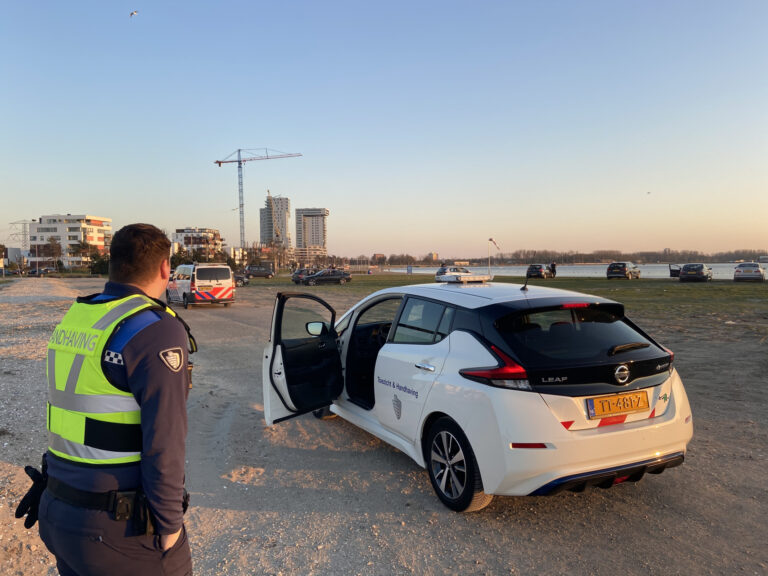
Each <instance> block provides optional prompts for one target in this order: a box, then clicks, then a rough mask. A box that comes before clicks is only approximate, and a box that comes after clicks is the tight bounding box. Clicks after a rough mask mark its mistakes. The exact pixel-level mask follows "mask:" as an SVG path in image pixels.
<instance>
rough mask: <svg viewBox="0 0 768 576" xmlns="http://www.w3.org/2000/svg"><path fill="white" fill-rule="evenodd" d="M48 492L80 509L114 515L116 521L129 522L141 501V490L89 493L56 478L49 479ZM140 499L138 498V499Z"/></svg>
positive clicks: (50, 477)
mask: <svg viewBox="0 0 768 576" xmlns="http://www.w3.org/2000/svg"><path fill="white" fill-rule="evenodd" d="M46 488H47V490H48V492H50V494H51V496H53V497H54V498H58V499H59V500H61V501H62V502H66V503H67V504H70V505H72V506H77V507H78V508H88V509H89V510H104V511H105V512H109V513H111V514H112V517H113V518H114V519H115V520H128V519H129V518H131V517H132V516H133V513H134V508H135V507H136V506H137V504H138V502H137V500H140V499H141V496H143V492H141V491H140V490H131V491H127V492H126V491H118V490H111V491H109V492H87V491H85V490H80V489H78V488H75V487H74V486H70V485H69V484H67V483H65V482H62V481H61V480H58V479H57V478H54V477H53V476H49V477H48V485H47V487H46ZM137 497H138V498H137Z"/></svg>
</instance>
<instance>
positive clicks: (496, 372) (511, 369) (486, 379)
mask: <svg viewBox="0 0 768 576" xmlns="http://www.w3.org/2000/svg"><path fill="white" fill-rule="evenodd" d="M491 350H493V353H494V354H496V356H498V357H499V359H500V360H501V364H500V365H499V366H496V367H493V368H465V369H463V370H459V374H461V375H462V376H464V378H467V379H469V380H474V381H475V382H481V383H483V384H490V385H491V386H498V387H500V388H509V389H511V390H533V388H532V387H531V384H530V382H528V374H527V373H526V371H525V368H523V367H522V366H520V364H518V363H517V362H515V361H514V360H512V358H510V357H509V356H507V355H506V354H504V352H502V351H501V350H499V349H498V348H497V347H496V346H493V345H492V346H491Z"/></svg>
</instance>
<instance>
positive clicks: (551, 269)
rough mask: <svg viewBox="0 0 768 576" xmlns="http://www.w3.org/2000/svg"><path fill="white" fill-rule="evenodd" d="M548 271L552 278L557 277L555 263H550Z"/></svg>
mask: <svg viewBox="0 0 768 576" xmlns="http://www.w3.org/2000/svg"><path fill="white" fill-rule="evenodd" d="M549 270H550V271H551V272H552V278H555V277H557V263H556V262H552V264H550V265H549Z"/></svg>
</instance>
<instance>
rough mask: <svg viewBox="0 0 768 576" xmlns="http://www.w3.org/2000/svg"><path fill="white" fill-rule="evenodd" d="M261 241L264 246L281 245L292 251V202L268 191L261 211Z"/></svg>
mask: <svg viewBox="0 0 768 576" xmlns="http://www.w3.org/2000/svg"><path fill="white" fill-rule="evenodd" d="M259 223H260V227H259V233H260V234H259V239H260V241H261V243H262V244H281V245H282V246H283V247H284V248H285V249H286V250H290V249H291V201H290V199H289V198H284V197H282V196H272V195H270V193H269V190H267V199H266V200H265V201H264V208H261V209H259Z"/></svg>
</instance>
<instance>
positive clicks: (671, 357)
mask: <svg viewBox="0 0 768 576" xmlns="http://www.w3.org/2000/svg"><path fill="white" fill-rule="evenodd" d="M662 348H664V350H665V351H666V352H667V354H669V363H670V364H672V362H674V361H675V353H674V352H672V350H670V349H669V348H667V347H666V346H662Z"/></svg>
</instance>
